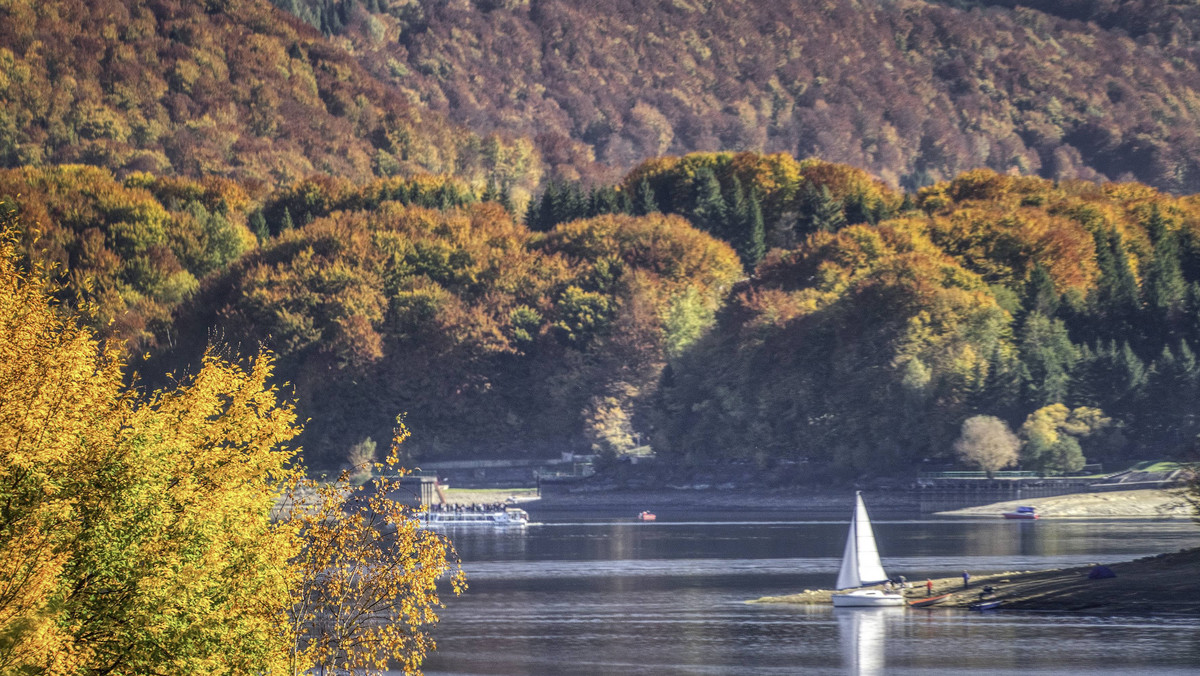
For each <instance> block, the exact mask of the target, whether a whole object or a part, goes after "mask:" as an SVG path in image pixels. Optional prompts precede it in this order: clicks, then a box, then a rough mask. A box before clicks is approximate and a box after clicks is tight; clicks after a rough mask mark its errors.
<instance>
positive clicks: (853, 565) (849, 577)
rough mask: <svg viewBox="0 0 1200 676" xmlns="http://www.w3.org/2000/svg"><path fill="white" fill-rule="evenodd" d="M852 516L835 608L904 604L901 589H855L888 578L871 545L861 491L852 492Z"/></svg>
mask: <svg viewBox="0 0 1200 676" xmlns="http://www.w3.org/2000/svg"><path fill="white" fill-rule="evenodd" d="M854 498H855V505H854V517H853V518H851V520H850V534H849V535H848V536H847V537H846V551H845V553H844V554H842V568H841V570H840V571H838V579H837V587H836V589H837V590H838V591H839V592H840V591H842V590H844V589H851V590H853V591H847V592H845V593H842V594H834V595H833V605H834V606H835V607H838V608H846V607H867V608H877V607H880V606H902V605H904V594H903V593H901V592H893V591H884V590H880V589H859V587H866V586H870V585H876V584H880V583H883V582H887V581H888V576H887V573H885V572H883V562H882V561H880V560H879V548H878V547H876V545H875V532H874V531H872V530H871V519H870V518H869V517H868V516H867V506H866V505H865V504H863V499H862V493H860V492H856V493H855V494H854Z"/></svg>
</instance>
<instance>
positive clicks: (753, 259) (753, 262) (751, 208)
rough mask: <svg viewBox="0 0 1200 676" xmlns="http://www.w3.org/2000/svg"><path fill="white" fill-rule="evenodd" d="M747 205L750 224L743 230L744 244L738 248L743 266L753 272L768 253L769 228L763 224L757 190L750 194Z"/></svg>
mask: <svg viewBox="0 0 1200 676" xmlns="http://www.w3.org/2000/svg"><path fill="white" fill-rule="evenodd" d="M746 203H747V205H748V206H747V207H746V210H747V212H748V217H747V218H748V221H749V223H748V224H747V225H746V226H745V227H744V228H743V230H742V232H743V233H744V242H743V245H742V246H741V247H739V248H738V254H739V255H740V256H741V259H742V265H744V266H745V267H746V269H747V270H749V271H750V272H753V271H754V269H755V268H757V267H758V264H759V262H760V261H762V259H763V256H764V255H765V254H766V253H767V228H766V225H765V224H764V223H763V214H762V205H761V204H760V202H759V198H758V191H757V190H754V191H753V192H751V193H750V199H749V200H747V202H746Z"/></svg>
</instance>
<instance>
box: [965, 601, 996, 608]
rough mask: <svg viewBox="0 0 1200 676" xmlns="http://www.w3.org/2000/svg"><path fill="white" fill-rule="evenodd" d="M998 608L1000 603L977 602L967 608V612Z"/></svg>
mask: <svg viewBox="0 0 1200 676" xmlns="http://www.w3.org/2000/svg"><path fill="white" fill-rule="evenodd" d="M999 607H1000V601H978V602H976V603H972V604H971V605H969V606H967V610H995V609H996V608H999Z"/></svg>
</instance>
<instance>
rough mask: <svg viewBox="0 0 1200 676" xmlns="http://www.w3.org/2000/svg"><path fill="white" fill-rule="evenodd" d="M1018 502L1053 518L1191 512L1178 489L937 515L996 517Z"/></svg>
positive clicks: (1073, 496) (1030, 502)
mask: <svg viewBox="0 0 1200 676" xmlns="http://www.w3.org/2000/svg"><path fill="white" fill-rule="evenodd" d="M1020 505H1028V506H1031V507H1035V508H1037V512H1038V516H1040V517H1041V518H1044V519H1055V518H1067V519H1077V518H1114V517H1115V518H1144V519H1190V518H1192V516H1193V514H1194V512H1193V511H1192V508H1191V505H1189V504H1188V503H1187V501H1185V500H1184V499H1183V496H1182V495H1181V494H1180V491H1179V490H1162V489H1143V490H1136V491H1111V492H1105V493H1072V494H1070V495H1059V496H1055V497H1052V498H1031V499H1026V500H1010V501H1007V502H997V503H994V504H990V505H981V506H978V507H967V508H964V509H955V510H950V511H946V512H937V516H972V517H978V516H996V515H999V514H1003V513H1004V512H1011V511H1013V510H1015V509H1016V508H1017V507H1018V506H1020Z"/></svg>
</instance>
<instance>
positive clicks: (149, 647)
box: [0, 230, 462, 675]
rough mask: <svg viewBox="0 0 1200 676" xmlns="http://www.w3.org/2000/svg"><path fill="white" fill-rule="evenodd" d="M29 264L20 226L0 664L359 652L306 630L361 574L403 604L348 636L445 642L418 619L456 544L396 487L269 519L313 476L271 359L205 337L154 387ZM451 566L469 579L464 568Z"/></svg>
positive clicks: (8, 331) (152, 667)
mask: <svg viewBox="0 0 1200 676" xmlns="http://www.w3.org/2000/svg"><path fill="white" fill-rule="evenodd" d="M16 261H17V254H16V246H15V242H14V241H13V237H12V235H11V233H10V232H9V231H7V230H6V231H4V232H3V236H2V237H0V363H3V364H4V368H3V370H2V371H0V502H2V503H3V504H4V505H5V508H4V509H3V510H0V672H3V673H43V674H47V675H56V674H63V675H66V674H83V673H110V674H128V675H132V674H145V673H218V672H220V673H230V674H258V673H294V674H299V673H304V672H307V671H308V670H309V669H311V668H312V667H313V666H314V665H315V664H317V663H318V662H319V663H320V664H328V663H332V662H331V660H332V661H336V660H342V661H341V662H338V663H339V664H340V663H349V662H346V661H345V660H343V659H342V657H339V656H338V655H339V654H334V653H327V652H322V650H323V648H322V649H317V648H315V647H313V646H315V645H317V644H316V643H311V642H310V643H311V645H310V644H305V646H304V647H303V649H298V648H297V636H299V635H301V634H304V635H306V636H307V635H310V634H309V632H310V630H311V628H312V626H311V621H312V620H313V619H314V618H327V617H329V616H330V612H332V611H335V610H337V608H334V607H333V606H335V605H338V604H339V603H343V602H344V601H345V597H344V596H342V592H345V591H347V590H348V589H351V588H353V589H355V590H358V591H361V592H362V594H364V595H365V596H363V595H360V597H359V600H362V599H368V600H370V601H371V602H372V603H377V604H379V605H377V606H371V607H375V608H382V609H385V610H386V613H394V614H387V615H381V614H378V613H377V614H376V615H375V616H374V618H375V619H374V621H373V623H371V624H370V625H369V627H368V628H367V629H359V630H358V633H356V634H354V635H353V637H352V641H353V645H355V646H359V647H354V648H352V649H350V653H347V654H352V656H353V657H352V659H353V660H356V661H354V662H353V663H354V664H363V665H367V664H370V665H375V666H378V667H381V666H382V664H383V663H382V662H380V661H379V660H381V659H386V658H387V657H389V656H390V657H393V658H399V659H401V661H402V662H403V663H404V664H405V665H406V666H408V667H411V668H412V669H414V670H415V669H416V667H417V666H419V664H420V660H421V658H422V657H423V656H424V655H425V653H426V652H427V650H429V649H431V648H432V643H431V642H429V641H428V640H427V637H426V636H425V635H424V634H423V633H422V630H421V627H423V626H424V625H426V624H428V623H430V622H432V621H435V620H436V616H435V615H434V613H433V611H432V608H433V607H434V606H436V605H438V603H439V601H438V597H437V591H436V582H437V580H438V578H439V577H440V576H441V574H442V572H444V571H445V570H447V567H448V564H447V563H446V559H445V556H446V554H447V552H448V550H447V545H446V543H445V542H444V541H443V540H441V539H440V538H437V537H436V536H434V535H432V534H428V533H425V532H423V531H419V530H418V529H417V528H416V525H415V522H414V521H413V520H412V518H411V514H410V513H409V512H407V511H406V510H404V509H403V508H401V507H399V506H398V505H397V504H396V503H395V502H394V501H392V500H390V499H389V497H388V496H387V494H386V492H384V493H381V494H379V495H377V496H373V497H371V498H370V499H368V500H366V501H365V502H364V503H362V506H365V507H368V508H369V509H370V510H371V511H370V513H369V514H368V513H367V512H364V511H361V509H360V510H359V511H354V512H347V511H346V509H345V507H346V504H347V503H346V499H345V498H346V495H345V494H344V493H343V492H342V487H338V488H329V489H320V490H318V491H317V492H318V494H319V495H324V496H325V497H327V498H331V499H329V500H327V501H325V502H322V503H321V505H320V506H319V508H318V509H317V510H316V512H314V513H305V512H294V516H295V517H296V518H294V519H290V520H289V519H283V520H277V521H276V520H273V519H272V518H271V516H272V511H273V509H274V508H275V506H276V501H277V499H278V497H279V493H280V490H281V489H282V488H283V487H285V486H292V487H293V488H294V487H296V486H302V485H304V480H303V479H302V477H301V476H300V475H299V472H298V467H297V466H296V465H295V462H294V461H295V460H296V459H297V456H296V451H295V449H289V448H287V447H286V446H285V444H286V443H287V442H288V440H290V439H291V438H292V437H293V436H294V435H295V434H296V432H297V429H296V427H295V414H294V412H293V410H292V408H291V406H289V405H287V404H281V403H280V402H279V400H278V397H277V393H276V391H275V390H274V389H273V388H272V387H271V386H270V385H268V381H269V380H270V379H271V376H272V373H271V370H272V365H271V362H272V360H271V358H270V357H269V356H266V355H260V357H259V358H258V359H256V360H254V362H253V363H252V364H251V365H250V366H249V367H248V368H242V367H239V366H236V365H234V364H231V363H229V362H228V361H226V360H224V359H221V358H219V357H217V356H216V355H215V354H213V353H211V352H210V353H208V354H207V355H206V356H205V357H204V359H203V363H202V366H201V368H200V369H199V371H198V372H197V373H196V375H195V376H194V377H192V378H190V379H187V380H186V381H184V382H183V383H181V384H179V385H178V386H177V387H175V388H172V389H167V390H160V391H157V392H155V393H153V394H151V395H149V396H148V397H140V396H138V395H137V394H136V393H134V392H132V391H130V390H128V389H126V388H125V387H124V385H123V378H124V374H123V367H122V364H121V361H120V359H119V352H120V348H119V346H118V345H116V344H115V343H111V342H101V341H99V340H97V339H96V338H95V337H94V334H93V333H92V332H91V331H90V330H88V329H86V328H83V327H81V326H80V325H79V324H78V323H77V321H76V320H75V319H74V318H71V317H69V316H66V315H63V314H60V311H61V308H60V307H58V306H56V305H55V304H54V303H52V302H51V301H50V300H49V298H50V293H49V289H48V287H46V286H45V284H44V283H43V282H42V281H41V280H42V279H43V277H44V274H45V271H44V270H43V269H42V268H41V267H40V266H38V265H37V264H36V262H35V263H34V265H33V266H32V267H30V268H29V269H28V270H27V271H21V270H19V269H18V268H17V266H16ZM401 438H402V437H398V438H397V441H399V440H401ZM390 462H391V463H392V464H394V462H395V453H393V455H392V457H391V458H390ZM335 497H336V498H337V499H332V498H335ZM314 514H316V515H319V517H317V516H314ZM339 519H341V521H339ZM379 519H382V520H383V521H379ZM381 523H386V524H387V525H388V526H389V528H393V529H392V530H381V529H380V528H378V525H379V524H381ZM372 524H374V525H372ZM329 529H335V530H336V531H337V532H336V533H335V534H333V535H330V533H332V532H333V531H331V530H329ZM382 537H386V538H388V540H387V542H386V544H387V545H388V546H386V547H382V548H381V546H380V545H381V544H385V543H384V542H383V541H382V540H381V539H380V538H382ZM355 538H357V539H355ZM350 543H359V544H357V545H355V546H353V547H352V546H349V545H350ZM322 552H324V554H322ZM322 557H324V558H322ZM380 557H382V558H380ZM381 561H382V562H384V563H387V564H388V565H387V566H384V567H382V568H381V567H379V566H378V564H379V563H380V562H381ZM330 566H338V567H339V568H338V569H337V570H331V569H330ZM368 570H369V571H371V572H372V575H365V574H364V571H368ZM367 579H372V580H377V581H378V580H386V582H387V584H388V585H389V586H382V587H380V586H374V587H368V586H364V581H365V580H367ZM452 582H453V585H454V588H455V589H456V590H457V589H461V586H462V577H461V573H459V574H458V575H456V576H454V577H453V578H452ZM344 585H349V586H344ZM298 589H302V590H303V592H302V593H300V592H298V591H297V590H298ZM393 592H397V593H393ZM339 599H340V600H339ZM339 607H340V606H339ZM298 608H299V609H300V610H298ZM385 610H380V613H383V612H385ZM385 616H386V618H387V619H388V620H389V621H388V622H386V623H382V622H380V621H379V620H380V619H381V618H382V617H385ZM391 620H395V621H394V622H392V621H391ZM338 631H341V632H342V633H341V634H340V636H341V637H342V638H346V637H347V636H349V634H346V632H344V631H342V629H341V628H339V630H338ZM342 638H338V639H337V640H338V641H342ZM350 641H351V639H350V638H346V641H345V642H341V643H338V645H341V646H342V647H343V648H346V647H347V646H350V645H351V642H350ZM320 645H322V646H324V645H332V644H328V642H326V643H322V644H320ZM343 652H345V651H344V650H343ZM364 655H366V656H369V659H368V658H367V657H364ZM347 659H351V658H347Z"/></svg>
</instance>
